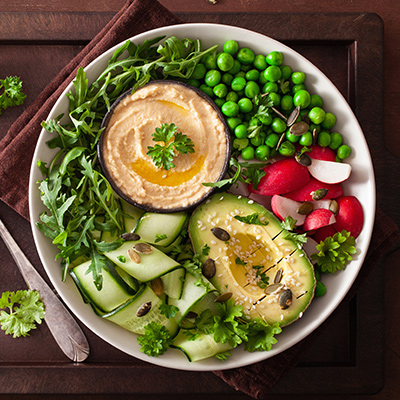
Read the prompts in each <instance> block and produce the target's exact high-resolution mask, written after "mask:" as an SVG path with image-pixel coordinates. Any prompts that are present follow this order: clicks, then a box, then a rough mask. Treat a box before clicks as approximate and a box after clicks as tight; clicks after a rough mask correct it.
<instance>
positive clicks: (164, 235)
mask: <svg viewBox="0 0 400 400" xmlns="http://www.w3.org/2000/svg"><path fill="white" fill-rule="evenodd" d="M164 239H167V235H166V234H165V233H163V234H162V235H160V234H158V233H156V238H155V240H154V243H158V242H161V240H164Z"/></svg>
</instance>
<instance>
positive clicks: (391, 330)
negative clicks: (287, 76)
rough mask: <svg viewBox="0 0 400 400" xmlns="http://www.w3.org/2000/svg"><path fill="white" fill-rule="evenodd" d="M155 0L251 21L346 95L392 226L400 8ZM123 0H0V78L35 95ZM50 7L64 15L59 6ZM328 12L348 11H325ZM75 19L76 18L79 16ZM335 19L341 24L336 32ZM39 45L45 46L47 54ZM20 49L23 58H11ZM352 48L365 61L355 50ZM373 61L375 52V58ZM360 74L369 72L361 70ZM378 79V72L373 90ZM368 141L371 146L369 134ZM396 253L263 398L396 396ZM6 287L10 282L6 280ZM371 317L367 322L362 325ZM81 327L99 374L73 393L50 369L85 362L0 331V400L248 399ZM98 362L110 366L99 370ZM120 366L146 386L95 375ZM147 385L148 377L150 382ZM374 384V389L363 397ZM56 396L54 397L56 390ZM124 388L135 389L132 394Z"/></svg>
mask: <svg viewBox="0 0 400 400" xmlns="http://www.w3.org/2000/svg"><path fill="white" fill-rule="evenodd" d="M161 3H162V4H164V5H165V6H166V7H167V8H169V9H170V10H171V11H173V12H176V13H179V15H180V16H181V18H182V19H183V20H185V21H210V22H220V23H230V24H232V25H238V26H245V27H251V28H252V29H254V30H256V31H259V32H262V33H265V34H269V35H270V36H272V37H275V38H277V39H279V40H282V41H284V42H285V43H287V44H288V45H290V46H291V47H293V48H295V49H296V50H298V51H299V52H301V53H302V54H304V55H306V56H307V57H308V58H310V60H311V61H313V62H315V63H316V64H317V65H318V66H319V67H320V68H321V69H322V70H323V71H324V72H325V73H326V74H327V75H328V76H329V77H330V78H331V79H332V80H333V81H334V83H335V84H336V85H337V86H338V87H339V89H340V90H341V91H342V93H343V94H344V95H345V96H346V97H347V99H348V101H349V103H350V104H351V106H352V107H353V109H354V110H355V112H356V114H357V116H358V118H359V119H360V118H363V116H365V120H364V121H363V120H362V119H360V123H361V125H362V126H363V124H364V123H365V124H366V125H368V127H369V128H370V127H373V128H374V129H375V130H376V135H378V137H382V141H381V142H379V143H378V144H377V148H375V145H374V148H371V152H372V155H373V156H374V154H378V152H379V154H382V151H383V152H386V157H385V162H383V161H382V160H377V165H378V172H379V174H377V182H378V203H379V204H380V206H381V207H382V208H383V209H384V210H385V212H386V213H387V214H388V215H389V216H390V217H391V218H393V220H394V221H395V222H396V223H397V224H400V211H399V210H398V206H397V204H396V203H397V202H396V194H400V188H399V184H398V182H396V181H394V180H393V179H391V178H390V175H391V173H392V174H393V173H394V174H395V173H396V172H397V173H398V171H399V169H398V168H399V160H398V159H397V158H396V157H395V155H397V156H400V139H399V138H398V135H397V137H396V135H395V134H397V130H396V118H395V115H396V112H398V111H399V107H398V103H397V102H396V98H397V95H398V91H399V89H398V88H399V87H400V85H399V84H400V78H399V76H398V75H397V74H398V71H397V66H398V65H399V62H400V55H399V52H396V49H397V46H398V45H397V42H398V40H399V39H400V28H399V27H400V24H399V22H400V21H399V20H400V17H399V13H398V11H400V7H399V5H397V2H396V1H394V0H392V1H387V2H386V3H385V5H383V6H382V5H380V6H379V8H378V6H377V4H376V2H373V1H366V0H365V1H359V2H358V3H357V5H355V4H352V3H351V4H348V2H347V1H345V0H343V1H338V0H335V1H332V2H329V7H328V5H325V4H324V3H322V2H321V4H319V3H320V2H316V1H311V2H308V3H307V5H306V4H303V2H293V1H284V0H281V1H275V0H271V1H268V2H267V1H264V2H263V1H256V0H247V1H239V0H230V1H228V0H219V2H218V4H216V5H211V4H209V3H207V2H206V1H205V0H192V1H190V2H188V1H186V0H175V1H174V0H162V1H161ZM122 4H123V1H122V0H118V1H117V0H109V1H96V0H87V1H85V2H82V1H77V0H70V1H63V2H62V1H50V0H47V1H43V2H41V3H40V4H36V2H35V1H33V0H30V1H23V0H14V1H13V3H12V4H11V3H10V2H6V1H5V0H0V13H2V12H11V14H7V15H8V16H10V18H11V17H12V18H11V19H10V21H14V22H15V21H16V22H19V23H20V24H21V25H18V26H20V28H18V29H17V28H15V26H14V27H11V28H10V30H8V29H4V26H5V25H0V26H3V29H1V30H0V77H1V76H2V75H3V74H4V75H9V74H16V75H19V74H21V75H22V74H24V76H25V78H24V80H25V81H26V83H27V87H26V90H27V92H28V94H31V95H32V97H34V95H35V94H38V93H39V92H40V90H41V89H42V88H43V87H44V86H45V85H46V84H47V82H48V81H49V79H51V77H52V76H55V75H56V74H57V72H58V71H59V70H60V69H61V68H62V66H63V65H64V64H65V63H66V62H68V60H69V59H71V58H72V57H73V56H74V54H76V53H77V52H78V51H79V50H80V49H81V48H82V47H83V46H84V45H85V43H87V42H88V41H89V40H90V38H91V37H93V35H94V34H95V33H96V32H97V31H98V30H100V29H101V27H102V26H104V24H105V22H106V21H107V20H109V18H111V16H112V15H113V14H114V13H115V12H116V11H118V9H119V8H120V7H121V6H122ZM48 11H51V12H54V13H56V14H52V15H53V16H54V15H55V16H57V17H58V18H59V21H60V25H61V26H62V24H63V23H64V22H65V21H66V20H67V19H68V20H69V21H70V22H72V24H75V25H73V26H74V29H71V31H70V32H65V31H64V32H63V31H62V30H60V29H59V27H57V25H54V26H52V25H51V24H49V26H46V24H45V20H44V19H43V18H44V16H46V15H48V14H43V13H42V12H48ZM70 11H74V13H73V14H68V12H70ZM16 12H17V13H16ZM60 12H67V13H66V14H65V13H64V14H59V13H60ZM93 12H94V13H93ZM334 12H346V13H349V12H352V13H354V14H351V15H350V14H342V15H337V14H332V13H334ZM363 12H373V13H378V14H379V15H380V16H381V18H382V21H381V20H380V19H379V18H378V17H376V16H374V15H365V14H364V13H363ZM227 13H240V14H235V15H233V14H230V15H228V14H227ZM261 13H263V14H261ZM301 13H304V14H301ZM310 13H311V14H310ZM321 13H329V14H321ZM88 17H90V18H88ZM4 18H5V15H4V14H3V15H1V14H0V22H1V21H2V20H3V21H4ZM13 18H16V19H13ZM53 20H54V19H53ZM286 21H289V22H290V24H292V27H293V29H292V30H290V29H281V28H280V27H281V26H282V25H284V24H285V22H286ZM357 21H358V23H357ZM82 22H85V24H81V23H82ZM345 23H347V25H346V24H345ZM340 24H344V25H345V26H348V27H349V28H348V29H347V32H346V33H345V30H344V29H343V26H339V25H340ZM32 26H38V27H42V29H43V30H36V31H35V32H31V33H30V34H29V36H28V32H30V30H31V28H32ZM383 26H384V28H385V47H384V48H383V42H382V29H383ZM15 32H16V33H15ZM371 32H372V33H373V35H371ZM24 34H25V36H24ZM13 35H14V36H13ZM18 35H19V36H18ZM35 35H36V36H35ZM46 35H49V36H46ZM71 35H72V36H71ZM368 35H370V36H368ZM43 36H44V37H43ZM334 39H335V40H334ZM2 46H5V47H4V49H5V50H6V51H5V52H4V53H2V51H1V49H2ZM365 46H367V47H368V48H369V49H370V50H371V51H372V54H370V53H369V54H367V52H366V51H365V49H366V47H365ZM50 47H51V53H49V48H50ZM357 52H358V53H357ZM1 54H4V55H6V56H7V57H8V58H7V60H6V61H5V60H4V59H3V61H2V55H1ZM22 54H23V57H24V58H23V59H24V63H22V62H21V55H22ZM363 54H364V55H365V56H366V58H362V56H363ZM382 54H384V55H385V66H384V72H383V70H382V69H381V67H382V66H383V60H382V59H381V57H382ZM45 55H47V56H49V58H50V60H51V63H47V64H46V74H40V73H39V71H40V66H37V65H36V64H35V63H36V62H37V60H38V59H40V57H41V56H45ZM360 57H361V58H360ZM373 57H379V58H380V59H378V60H374V59H373ZM371 60H372V61H375V62H373V63H371V67H373V68H375V70H374V71H375V76H372V77H371V76H369V77H370V80H369V81H366V80H365V79H364V80H363V76H358V75H356V72H357V71H362V70H364V71H365V68H366V65H358V66H357V65H355V64H354V62H355V61H357V62H358V63H362V62H371ZM30 63H31V64H30ZM3 68H4V70H3ZM363 68H364V69H363ZM369 73H370V74H371V71H369ZM383 75H385V77H386V78H387V79H386V83H385V86H384V87H383V82H382V78H383ZM364 78H365V77H364ZM370 89H371V93H370V95H369V94H368V93H369V91H370ZM372 89H374V90H372ZM383 89H384V91H383ZM383 94H384V99H385V104H384V103H383ZM380 96H381V97H380ZM30 101H31V99H30V98H29V97H28V99H27V101H26V104H25V106H27V105H29V102H30ZM374 110H376V111H377V112H378V114H377V115H376V116H375V117H374V118H370V117H368V114H370V113H371V112H373V111H374ZM20 112H21V110H20V109H17V108H14V109H10V110H8V111H7V113H5V114H4V115H3V116H2V117H1V118H2V125H1V126H0V137H2V136H3V135H4V134H5V132H6V129H7V127H8V126H9V125H10V124H11V123H12V122H13V120H15V118H17V117H18V115H19V113H20ZM383 119H384V122H385V130H384V131H383V129H382V125H383ZM363 128H365V127H364V126H363ZM366 135H367V134H366ZM369 135H371V132H369ZM383 137H384V140H383ZM367 138H368V135H367ZM384 141H385V143H389V144H390V146H388V150H386V149H384ZM372 142H373V143H374V144H375V142H376V141H372ZM389 185H390V190H389V188H388V186H389ZM0 216H1V218H2V219H3V220H4V222H5V223H6V224H7V225H8V226H9V227H10V230H11V233H12V234H13V235H14V236H15V238H16V239H17V241H18V243H19V244H20V246H21V247H22V248H23V250H24V251H25V253H26V254H27V256H28V258H29V259H30V260H31V261H32V262H33V263H34V264H36V265H39V259H38V256H37V254H36V251H35V249H34V247H33V241H32V236H31V233H30V231H29V224H27V222H26V221H25V220H23V219H22V218H21V217H19V216H18V215H17V214H16V213H15V212H13V211H12V210H10V209H9V208H8V207H7V206H6V205H5V204H3V203H0ZM399 253H400V252H396V253H394V254H392V255H391V256H390V257H389V258H388V259H387V260H386V263H385V265H384V266H383V267H378V268H376V269H375V270H374V271H373V273H372V274H371V275H370V276H369V278H368V280H367V281H366V282H364V285H363V286H362V288H361V290H360V291H359V292H358V294H357V296H356V298H355V299H353V300H352V302H351V303H350V305H349V306H348V307H345V308H343V309H342V310H340V312H339V313H336V315H335V316H334V317H333V318H332V321H331V322H330V323H329V325H328V328H327V329H326V330H325V331H324V332H323V333H322V334H321V335H320V337H319V338H318V339H317V340H316V342H315V344H314V345H313V346H312V348H310V350H309V351H308V353H307V354H306V356H305V357H304V359H303V361H302V362H301V363H300V365H299V366H298V367H296V368H295V369H294V370H293V371H292V372H291V373H289V375H288V376H287V377H285V378H283V379H282V380H281V381H280V382H279V383H278V385H277V386H276V387H275V388H274V389H273V390H272V391H271V395H270V397H269V398H271V399H273V398H278V397H279V398H282V397H284V398H292V397H294V396H295V397H296V399H303V398H304V399H305V398H307V399H309V398H315V399H319V398H321V397H320V396H321V395H328V394H329V395H331V397H330V398H341V399H350V398H355V396H357V397H356V398H357V399H386V398H391V399H396V398H397V396H398V395H397V393H398V392H399V389H400V384H399V383H398V379H397V377H398V375H399V373H400V362H399V358H398V356H399V355H400V339H398V334H397V332H398V329H399V323H398V322H397V320H396V318H392V317H391V316H392V315H397V314H398V312H399V307H400V300H399V299H398V296H397V282H399V279H400V276H399V275H400V273H399V271H398V270H397V268H396V267H397V266H398V265H399V262H398V256H399ZM0 263H1V265H2V266H3V265H7V266H10V265H11V264H12V261H11V258H10V256H9V255H8V253H7V252H6V250H5V247H4V246H3V244H2V243H0ZM384 272H385V274H386V279H385V280H384V279H383V276H384V274H383V273H384ZM10 283H11V284H12V286H13V287H10ZM23 286H24V283H23V281H22V278H21V277H20V276H19V273H18V272H17V269H16V268H15V269H11V268H8V269H7V272H6V279H4V278H3V276H2V280H1V281H0V291H2V290H17V289H19V288H21V287H23ZM383 311H384V313H385V314H383ZM384 315H385V316H386V318H384ZM360 316H361V317H360ZM370 322H373V323H374V324H375V325H374V326H373V327H371V323H370ZM383 328H385V330H384V329H383ZM85 332H86V333H87V334H88V337H89V340H90V343H91V347H92V355H91V365H90V367H91V371H90V374H93V375H96V374H97V377H98V379H97V381H96V380H94V381H93V382H92V383H91V384H88V385H87V386H86V387H85V389H83V388H82V387H81V386H80V385H79V383H77V384H75V385H77V387H79V390H74V389H73V385H72V388H71V387H69V388H68V389H66V388H65V386H64V387H57V385H58V384H59V382H60V381H62V380H60V378H59V377H60V375H62V374H65V376H67V377H69V378H72V377H74V378H76V379H78V382H79V377H80V376H81V378H82V379H83V380H85V373H87V372H86V371H87V369H86V370H85V366H84V365H83V366H81V367H77V368H74V369H72V368H71V365H70V364H69V363H67V362H66V361H65V359H64V357H63V355H62V354H61V353H60V351H59V350H58V348H57V347H56V345H55V344H54V342H53V341H52V338H51V336H50V335H49V333H48V331H47V329H46V327H41V328H40V330H38V331H37V332H36V333H35V334H34V335H32V336H31V337H30V338H29V339H23V340H22V341H21V342H19V343H18V346H16V344H15V341H14V340H12V339H11V338H9V337H5V336H4V335H3V336H1V337H0V379H1V374H9V377H10V380H12V383H8V388H7V390H2V388H1V387H0V400H5V399H7V400H9V399H14V398H15V399H16V398H18V399H36V398H39V393H41V395H40V398H45V399H64V398H65V399H67V398H68V399H70V398H77V396H78V394H81V395H83V394H85V393H87V395H85V396H84V398H85V399H105V398H109V396H107V395H106V394H107V393H114V395H113V396H112V397H113V398H117V399H128V398H141V399H142V398H143V399H153V398H156V397H159V395H160V393H164V394H168V396H167V398H178V399H179V398H190V399H192V398H193V399H197V398H199V399H200V398H202V399H205V398H207V399H214V398H215V399H216V398H218V399H225V398H226V399H228V398H229V399H231V398H233V399H247V398H248V397H247V396H245V395H243V394H240V393H236V392H235V391H234V390H233V389H231V388H230V387H229V386H227V385H226V384H225V383H223V382H222V381H221V380H220V379H219V378H217V377H215V376H214V375H212V374H211V373H196V374H193V373H186V372H179V371H167V370H165V369H162V368H157V367H153V366H148V365H145V364H144V363H142V362H139V361H136V360H133V361H132V358H130V357H128V356H126V355H124V354H122V353H120V352H119V351H117V350H115V349H114V348H112V347H111V346H109V345H107V344H105V343H104V342H102V341H101V340H100V339H98V338H97V337H96V336H95V335H93V334H92V333H91V332H89V331H88V330H85ZM108 367H110V368H109V369H107V368H108ZM124 368H125V369H126V368H128V369H129V368H131V370H132V371H133V372H134V371H137V372H139V373H140V374H143V377H142V379H144V382H145V385H144V388H143V390H142V392H138V391H137V390H135V385H134V384H133V385H132V384H126V385H125V387H123V388H121V387H116V388H111V386H110V385H107V384H106V383H104V381H103V380H104V379H105V378H106V377H107V375H108V374H110V373H112V374H114V375H115V374H118V373H121V372H122V371H124ZM109 371H112V372H109ZM149 375H150V376H151V378H150V379H149ZM127 376H129V375H127ZM4 377H5V375H3V378H4ZM117 377H118V376H117ZM166 377H168V380H167V379H166ZM3 381H4V382H5V381H6V380H3ZM154 381H155V382H158V384H157V385H152V383H153V382H154ZM52 382H53V384H52ZM90 382H91V381H90ZM44 384H46V386H45V387H43V385H44ZM24 388H25V389H24ZM38 388H39V389H38ZM375 392H379V393H378V394H374V393H375ZM13 393H15V395H13ZM21 393H24V394H23V395H21ZM56 393H58V395H55V394H56ZM68 393H69V394H68ZM130 393H132V394H136V396H135V397H132V396H130V395H129V394H130ZM35 394H37V395H35ZM74 394H75V395H74ZM80 398H82V397H80Z"/></svg>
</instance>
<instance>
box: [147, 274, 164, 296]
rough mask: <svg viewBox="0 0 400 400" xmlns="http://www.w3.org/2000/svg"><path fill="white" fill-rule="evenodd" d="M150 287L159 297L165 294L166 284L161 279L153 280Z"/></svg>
mask: <svg viewBox="0 0 400 400" xmlns="http://www.w3.org/2000/svg"><path fill="white" fill-rule="evenodd" d="M150 286H151V288H152V289H153V292H154V293H155V294H156V295H157V296H161V295H162V294H163V293H164V283H163V281H162V279H161V278H156V279H153V280H152V281H151V282H150Z"/></svg>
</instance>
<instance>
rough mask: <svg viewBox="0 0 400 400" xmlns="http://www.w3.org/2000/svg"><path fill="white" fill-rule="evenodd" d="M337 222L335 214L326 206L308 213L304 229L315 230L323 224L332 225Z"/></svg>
mask: <svg viewBox="0 0 400 400" xmlns="http://www.w3.org/2000/svg"><path fill="white" fill-rule="evenodd" d="M335 222H336V218H335V214H333V212H332V211H329V210H326V209H325V208H319V209H318V210H314V211H313V212H311V213H310V214H308V215H307V217H306V220H305V221H304V230H305V231H313V230H315V229H319V228H322V227H323V226H327V225H332V224H334V223H335Z"/></svg>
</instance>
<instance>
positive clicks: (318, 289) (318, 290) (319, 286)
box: [315, 281, 326, 297]
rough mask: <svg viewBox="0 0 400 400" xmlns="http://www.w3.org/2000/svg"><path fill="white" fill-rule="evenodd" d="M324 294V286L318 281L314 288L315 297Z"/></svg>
mask: <svg viewBox="0 0 400 400" xmlns="http://www.w3.org/2000/svg"><path fill="white" fill-rule="evenodd" d="M325 293H326V286H325V285H324V284H323V283H322V282H321V281H318V282H317V284H316V286H315V297H321V296H323V295H324V294H325Z"/></svg>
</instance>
